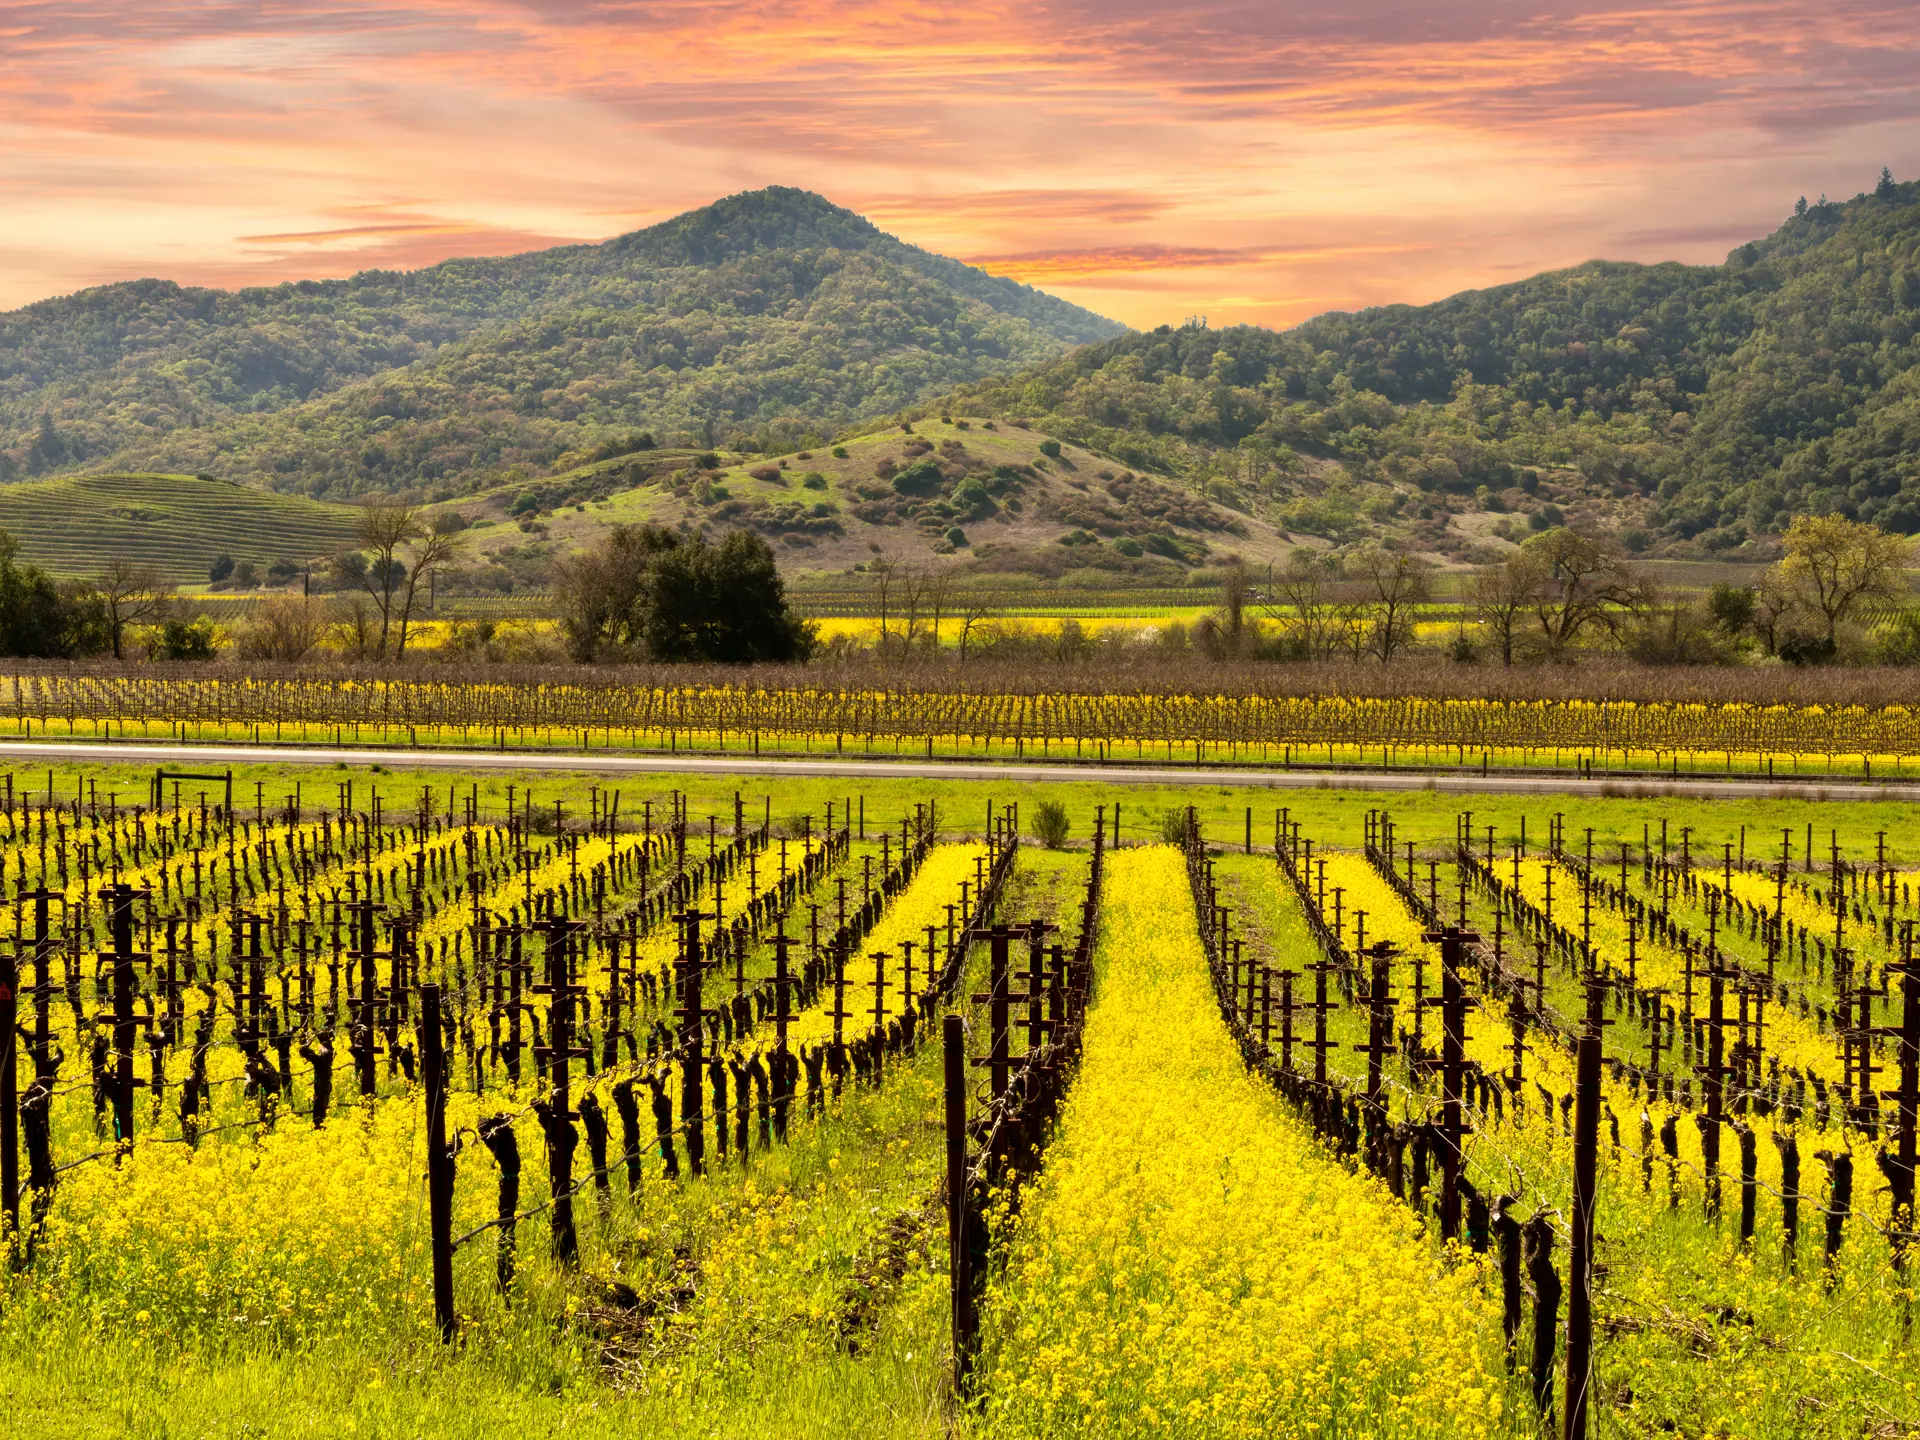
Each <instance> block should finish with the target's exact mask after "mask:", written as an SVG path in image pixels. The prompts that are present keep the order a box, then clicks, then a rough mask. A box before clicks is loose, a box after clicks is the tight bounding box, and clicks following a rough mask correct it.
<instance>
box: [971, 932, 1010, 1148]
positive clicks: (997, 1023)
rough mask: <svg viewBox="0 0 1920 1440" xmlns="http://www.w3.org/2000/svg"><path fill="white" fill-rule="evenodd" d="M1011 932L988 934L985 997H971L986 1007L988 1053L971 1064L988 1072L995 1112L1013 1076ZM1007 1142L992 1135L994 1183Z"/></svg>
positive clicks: (997, 1131)
mask: <svg viewBox="0 0 1920 1440" xmlns="http://www.w3.org/2000/svg"><path fill="white" fill-rule="evenodd" d="M1012 938H1013V932H1012V931H1011V930H1009V929H1008V928H1007V927H1006V926H1005V925H996V926H994V927H993V929H992V930H991V931H989V932H988V951H987V953H988V962H987V990H986V993H985V994H977V995H975V996H974V997H973V1003H974V1004H976V1005H985V1006H987V1007H988V1008H987V1027H988V1041H987V1044H988V1049H987V1054H986V1055H985V1056H984V1057H983V1058H981V1059H978V1060H975V1061H974V1062H973V1063H974V1064H975V1065H979V1066H983V1067H984V1068H985V1069H986V1072H987V1093H988V1094H989V1095H990V1096H991V1097H992V1104H993V1105H994V1107H995V1109H996V1110H997V1109H998V1108H999V1106H1000V1102H1001V1100H1002V1099H1003V1098H1004V1097H1005V1095H1006V1093H1007V1081H1008V1079H1009V1078H1010V1077H1011V1075H1012V1073H1013V1056H1012V1052H1011V1046H1010V1040H1011V1030H1012V1024H1011V1022H1012V1015H1011V1003H1010V1002H1011V997H1010V996H1009V994H1008V990H1007V979H1008V974H1007V956H1008V945H1009V941H1011V939H1012ZM1006 1145H1007V1140H1006V1138H1004V1135H1003V1132H1002V1131H1001V1130H1000V1129H996V1130H995V1131H994V1136H993V1155H992V1157H991V1161H990V1163H991V1164H992V1165H993V1167H994V1168H993V1171H992V1174H993V1175H994V1177H995V1179H994V1182H993V1183H998V1182H997V1177H998V1170H999V1162H1000V1160H1001V1158H1002V1156H1003V1155H1004V1154H1005V1149H1006Z"/></svg>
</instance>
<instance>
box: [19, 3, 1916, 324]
mask: <svg viewBox="0 0 1920 1440" xmlns="http://www.w3.org/2000/svg"><path fill="white" fill-rule="evenodd" d="M0 47H4V49H5V51H6V54H7V56H8V60H9V63H8V64H7V65H6V66H5V67H0V193H5V194H6V195H7V197H8V208H9V212H10V225H9V227H8V232H7V233H6V234H4V235H0V304H17V303H21V302H24V301H26V300H30V299H33V298H36V297H38V296H41V295H45V294H48V293H54V292H57V291H60V290H64V289H71V288H74V287H75V286H78V285H81V284H85V283H89V282H91V281H93V280H96V279H98V278H101V277H108V276H131V275H139V274H153V273H163V274H171V275H178V276H183V277H184V276H189V275H191V276H195V277H200V278H210V279H216V280H218V279H226V280H231V281H235V282H238V281H242V280H249V281H250V280H252V279H253V278H255V277H259V276H263V275H267V276H271V277H273V278H286V277H291V276H294V275H299V274H315V275H322V274H342V273H349V272H350V271H351V270H353V269H359V268H363V267H364V266H367V265H373V264H378V265H383V266H386V265H413V264H424V263H430V262H431V261H433V260H435V259H439V258H443V257H446V256H451V255H457V254H497V253H503V252H505V251H508V250H512V249H522V248H532V247H535V246H538V245H542V244H547V243H554V242H556V241H557V240H560V239H589V238H600V237H603V236H605V235H608V234H611V233H616V232H618V231H620V230H623V229H628V228H633V227H635V226H638V225H640V224H644V223H647V222H650V221H652V220H657V219H660V218H664V217H665V216H667V215H670V214H672V213H675V212H677V211H678V210H680V209H683V208H686V207H688V206H692V205H696V204H700V203H703V202H705V201H707V200H710V199H712V198H714V197H715V196H716V195H719V194H724V193H728V192H731V191H735V190H740V189H746V188H751V187H754V186H757V185H762V184H770V183H786V184H799V185H804V186H807V187H809V188H812V189H816V190H819V191H821V192H823V193H825V194H828V195H829V196H830V197H832V198H834V199H836V200H838V201H840V202H842V203H845V204H848V205H851V206H853V207H854V208H857V209H861V210H863V211H864V212H866V213H870V214H872V215H873V216H874V218H875V219H876V220H877V221H878V222H879V223H881V224H882V225H884V226H885V227H886V228H888V229H889V230H892V231H894V232H896V233H898V234H901V235H902V236H903V237H904V238H907V239H909V240H913V241H916V242H917V243H923V244H926V245H927V246H929V248H934V249H939V250H941V251H943V252H945V253H950V254H960V255H974V256H982V257H987V258H986V259H985V261H983V263H986V264H987V265H988V266H989V268H997V269H999V270H1000V271H1001V273H1007V274H1013V275H1018V276H1020V277H1021V278H1026V279H1029V280H1031V281H1033V283H1038V284H1045V285H1058V286H1061V287H1063V288H1064V289H1065V290H1066V291H1067V292H1068V293H1071V294H1072V295H1074V296H1075V298H1083V299H1085V300H1086V303H1094V301H1095V300H1096V299H1097V300H1098V301H1099V303H1101V304H1104V305H1110V306H1112V307H1113V308H1114V311H1115V313H1117V314H1119V315H1120V317H1121V318H1124V319H1127V320H1129V321H1132V322H1134V323H1139V324H1151V323H1155V322H1156V321H1158V320H1161V319H1167V318H1178V316H1179V315H1180V314H1183V313H1188V312H1191V311H1196V310H1199V309H1200V308H1202V307H1203V306H1204V305H1205V304H1207V303H1209V297H1210V296H1211V297H1214V298H1218V295H1219V288H1218V274H1217V272H1219V271H1220V270H1222V269H1231V270H1233V272H1234V281H1233V287H1232V295H1231V297H1230V298H1232V299H1233V304H1232V305H1231V306H1230V307H1229V308H1230V310H1231V312H1232V314H1233V315H1234V316H1235V317H1236V318H1257V319H1261V320H1266V321H1272V322H1277V321H1284V320H1289V319H1296V318H1300V317H1301V316H1302V315H1303V314H1305V313H1308V309H1307V307H1310V306H1316V307H1321V308H1324V306H1325V305H1327V304H1337V305H1348V304H1360V303H1368V302H1370V301H1373V300H1377V299H1382V298H1395V297H1403V298H1409V299H1425V298H1431V297H1433V296H1434V295H1437V294H1440V293H1446V290H1448V289H1452V288H1459V287H1460V286H1461V285H1470V284H1480V283H1490V282H1492V281H1496V280H1499V279H1505V278H1510V277H1511V276H1512V275H1514V274H1518V273H1525V272H1526V271H1527V270H1530V269H1535V268H1544V267H1546V266H1550V265H1556V264H1563V263H1568V262H1572V261H1577V260H1580V259H1585V258H1589V257H1590V256H1592V255H1596V254H1607V255H1612V256H1616V257H1619V258H1647V259H1664V258H1685V259H1692V260H1706V259H1713V258H1717V257H1718V255H1719V254H1721V253H1724V251H1725V249H1727V248H1729V247H1730V246H1731V245H1732V244H1734V243H1737V242H1738V240H1739V239H1741V238H1745V237H1746V236H1748V235H1750V234H1753V233H1758V232H1759V231H1761V230H1764V229H1765V228H1768V227H1769V226H1770V225H1771V224H1772V223H1774V222H1775V220H1776V219H1777V217H1778V216H1779V215H1781V214H1783V213H1784V212H1785V210H1786V208H1787V206H1789V205H1790V204H1791V202H1792V199H1793V197H1794V196H1795V195H1797V194H1799V193H1800V192H1801V191H1803V190H1804V191H1806V192H1808V193H1818V192H1819V191H1821V190H1826V191H1829V192H1831V193H1834V194H1850V193H1852V192H1853V191H1854V190H1856V189H1858V188H1861V187H1862V186H1864V185H1866V184H1868V183H1870V182H1871V178H1872V174H1873V172H1874V171H1875V170H1877V168H1878V166H1879V165H1880V164H1881V163H1888V164H1891V165H1893V166H1894V168H1895V170H1896V173H1899V174H1903V175H1911V174H1912V173H1914V172H1915V171H1916V170H1920V125H1916V124H1915V122H1916V121H1917V120H1920V16H1917V15H1916V12H1915V10H1914V8H1913V7H1912V5H1911V3H1910V0H1899V3H1893V0H1834V3H1814V0H1673V3H1661V4H1652V3H1649V0H1354V3H1350V4H1344V5H1341V6H1337V7H1335V6H1327V5H1324V4H1322V3H1317V0H1316V3H1307V0H1244V3H1240V0H1191V3H1185V4H1178V5H1176V4H1172V3H1165V0H1100V3H1098V4H1096V3H1093V0H1040V3H1037V4H1035V3H1020V4H1015V3H1012V0H985V3H983V4H981V5H977V6H974V7H971V8H969V9H968V10H967V11H966V12H965V13H964V15H956V13H955V12H954V11H953V10H952V9H951V7H948V6H939V5H934V4H932V3H930V0H756V3H752V4H748V3H745V0H718V3H697V0H646V3H615V0H600V3H594V0H585V3H580V0H175V3H170V4H167V5H160V4H156V3H153V0H117V3H111V4H109V3H106V0H10V3H7V4H5V5H4V6H0ZM356 217H357V218H356ZM303 267H304V268H303ZM1249 297H1256V298H1251V299H1250V298H1249ZM1257 297H1268V298H1265V299H1261V298H1257Z"/></svg>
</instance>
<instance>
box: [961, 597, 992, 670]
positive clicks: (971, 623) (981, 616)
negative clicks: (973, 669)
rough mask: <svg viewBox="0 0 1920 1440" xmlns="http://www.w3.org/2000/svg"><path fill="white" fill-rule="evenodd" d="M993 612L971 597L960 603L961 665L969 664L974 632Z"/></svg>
mask: <svg viewBox="0 0 1920 1440" xmlns="http://www.w3.org/2000/svg"><path fill="white" fill-rule="evenodd" d="M992 614H993V611H992V610H991V609H990V608H989V607H988V606H986V605H983V604H981V603H980V601H978V600H976V599H973V598H971V597H968V598H965V599H963V600H962V601H961V603H960V663H961V664H962V665H964V664H966V663H967V649H968V647H969V646H970V645H971V644H972V643H973V632H974V631H975V630H976V629H978V628H979V627H980V625H981V624H982V623H983V622H984V621H985V620H986V619H987V617H988V616H990V615H992Z"/></svg>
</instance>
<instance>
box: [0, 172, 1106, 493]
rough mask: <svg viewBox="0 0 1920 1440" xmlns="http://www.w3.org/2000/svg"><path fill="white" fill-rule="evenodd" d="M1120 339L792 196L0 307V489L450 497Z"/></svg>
mask: <svg viewBox="0 0 1920 1440" xmlns="http://www.w3.org/2000/svg"><path fill="white" fill-rule="evenodd" d="M1120 330H1121V327H1120V326H1118V325H1115V324H1114V323H1113V322H1111V321H1108V320H1103V319H1101V318H1100V317H1099V316H1097V315H1093V314H1091V313H1090V312H1088V311H1085V310H1081V309H1079V308H1078V307H1076V306H1073V305H1069V304H1067V303H1066V302H1064V301H1061V300H1056V299H1054V298H1053V297H1051V296H1048V295H1045V294H1043V293H1041V292H1040V291H1037V290H1034V289H1033V288H1031V287H1030V286H1026V285H1021V284H1018V283H1016V282H1014V281H1010V280H1003V279H998V278H996V277H993V276H990V275H987V274H985V273H984V272H982V271H979V270H975V269H972V268H970V267H968V266H965V265H961V264H959V263H958V262H957V261H953V260H947V259H943V258H942V257H940V256H937V255H931V254H928V253H927V252H926V251H924V250H920V249H917V248H916V247H914V246H911V245H907V244H905V243H903V242H901V241H899V240H896V239H894V238H893V237H891V236H889V235H885V234H883V233H882V232H881V231H880V230H878V229H877V228H875V227H874V226H873V225H872V224H871V223H869V222H868V221H866V220H864V219H862V218H861V217H859V216H857V215H854V214H853V213H851V212H850V211H847V210H843V209H841V208H839V207H838V206H834V205H831V204H829V203H828V202H826V201H825V200H823V199H821V198H820V197H819V196H817V195H812V194H808V193H807V192H805V191H800V190H788V189H772V190H762V191H756V192H753V193H750V194H745V195H737V196H733V197H731V198H730V199H727V200H724V201H721V202H719V203H718V204H715V205H711V206H707V207H705V208H704V209H701V210H697V211H694V212H691V213H690V214H687V215H683V216H680V217H678V218H677V219H674V220H671V221H668V222H666V223H665V224H662V225H657V226H654V227H652V228H651V229H648V230H642V231H638V232H636V233H634V234H631V235H625V236H621V237H619V238H618V239H615V240H610V241H608V242H606V243H605V244H602V245H575V246H565V247H561V248H557V249H552V250H544V251H539V252H535V253H532V254H527V255H517V256H509V257H505V258H501V259H474V260H451V261H448V262H446V263H445V264H442V265H436V266H434V267H432V268H430V269H426V270H421V271H416V272H409V273H395V272H387V271H370V272H367V273H365V274H362V275H358V276H355V277H354V278H353V279H351V280H342V281H325V282H302V283H299V284H287V285H279V286H273V287H261V288H254V289H246V290H239V291H232V292H228V291H215V290H198V289H188V288H183V287H181V286H178V285H173V284H170V283H168V282H164V281H158V280H143V281H137V282H133V283H130V284H123V285H109V286H102V287H99V288H97V289H93V290H87V291H83V292H81V293H79V294H77V295H71V296H66V297H63V298H60V299H56V300H48V301H44V302H42V303H40V304H37V305H30V306H27V307H25V308H24V309H21V310H17V311H13V312H11V313H9V314H6V315H0V479H7V478H11V477H17V476H23V475H24V476H34V475H42V474H50V473H64V472H71V471H75V470H95V471H132V470H164V471H192V472H207V473H212V474H216V475H219V476H221V477H222V478H224V479H237V480H246V481H249V482H253V483H258V484H264V485H268V486H271V487H273V488H275V489H280V490H286V491H297V492H300V493H304V494H308V495H313V496H330V497H333V498H336V499H341V498H345V497H347V496H349V495H352V494H354V493H357V492H360V491H364V490H409V489H411V490H417V491H421V492H433V491H438V492H441V493H442V495H443V496H447V495H454V494H464V493H469V492H471V491H473V490H476V489H482V488H485V487H487V486H489V485H494V484H499V483H502V482H503V481H508V480H513V479H518V478H521V477H524V476H528V475H541V474H546V473H549V472H552V471H557V470H565V469H568V468H570V467H572V466H574V465H576V464H578V463H580V462H582V461H584V460H587V459H589V458H591V457H593V456H594V455H595V454H597V453H607V452H609V451H611V450H615V449H619V448H620V447H622V446H629V445H631V444H632V443H633V439H634V437H635V436H636V434H637V433H638V432H643V431H644V432H651V433H652V434H653V435H654V436H655V437H656V438H657V439H658V440H659V441H660V442H661V443H663V444H674V443H678V444H683V445H694V446H701V447H708V446H713V445H726V444H729V443H733V444H743V445H751V446H753V447H754V448H763V449H764V448H769V447H771V448H773V449H786V448H791V447H792V446H794V445H798V444H803V443H805V441H806V440H807V438H809V437H810V436H812V435H815V434H819V433H827V432H831V431H834V430H837V429H839V428H841V427H844V426H846V425H849V424H852V423H855V422H858V421H861V420H864V419H868V418H871V417H874V416H881V415H887V414H891V413H892V412H894V411H896V410H898V409H900V408H901V407H903V406H906V405H909V404H912V403H914V402H915V401H917V400H920V399H922V398H924V397H926V396H928V395H932V394H937V393H939V392H940V391H942V390H945V389H947V388H950V387H951V386H953V385H956V384H959V383H963V382H965V381H969V380H975V379H979V378H981V377H983V376H986V375H990V374H993V373H995V372H997V371H1002V370H1008V369H1012V368H1013V367H1015V366H1017V365H1021V364H1026V363H1031V362H1035V361H1040V360H1044V359H1047V358H1050V357H1051V356H1054V355H1057V354H1059V353H1061V352H1062V351H1063V350H1065V349H1067V348H1068V347H1069V346H1071V345H1074V344H1077V343H1080V342H1082V341H1087V340H1096V339H1103V338H1106V337H1108V336H1111V335H1114V334H1117V333H1119V332H1120Z"/></svg>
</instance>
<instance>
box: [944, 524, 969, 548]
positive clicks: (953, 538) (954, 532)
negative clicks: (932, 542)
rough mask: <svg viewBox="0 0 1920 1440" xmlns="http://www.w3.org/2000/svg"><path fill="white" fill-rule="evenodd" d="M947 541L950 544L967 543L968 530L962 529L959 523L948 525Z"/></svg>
mask: <svg viewBox="0 0 1920 1440" xmlns="http://www.w3.org/2000/svg"><path fill="white" fill-rule="evenodd" d="M947 543H948V544H949V545H964V544H966V543H967V532H966V531H964V530H962V529H961V528H960V527H959V526H958V525H949V526H948V527H947Z"/></svg>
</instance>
